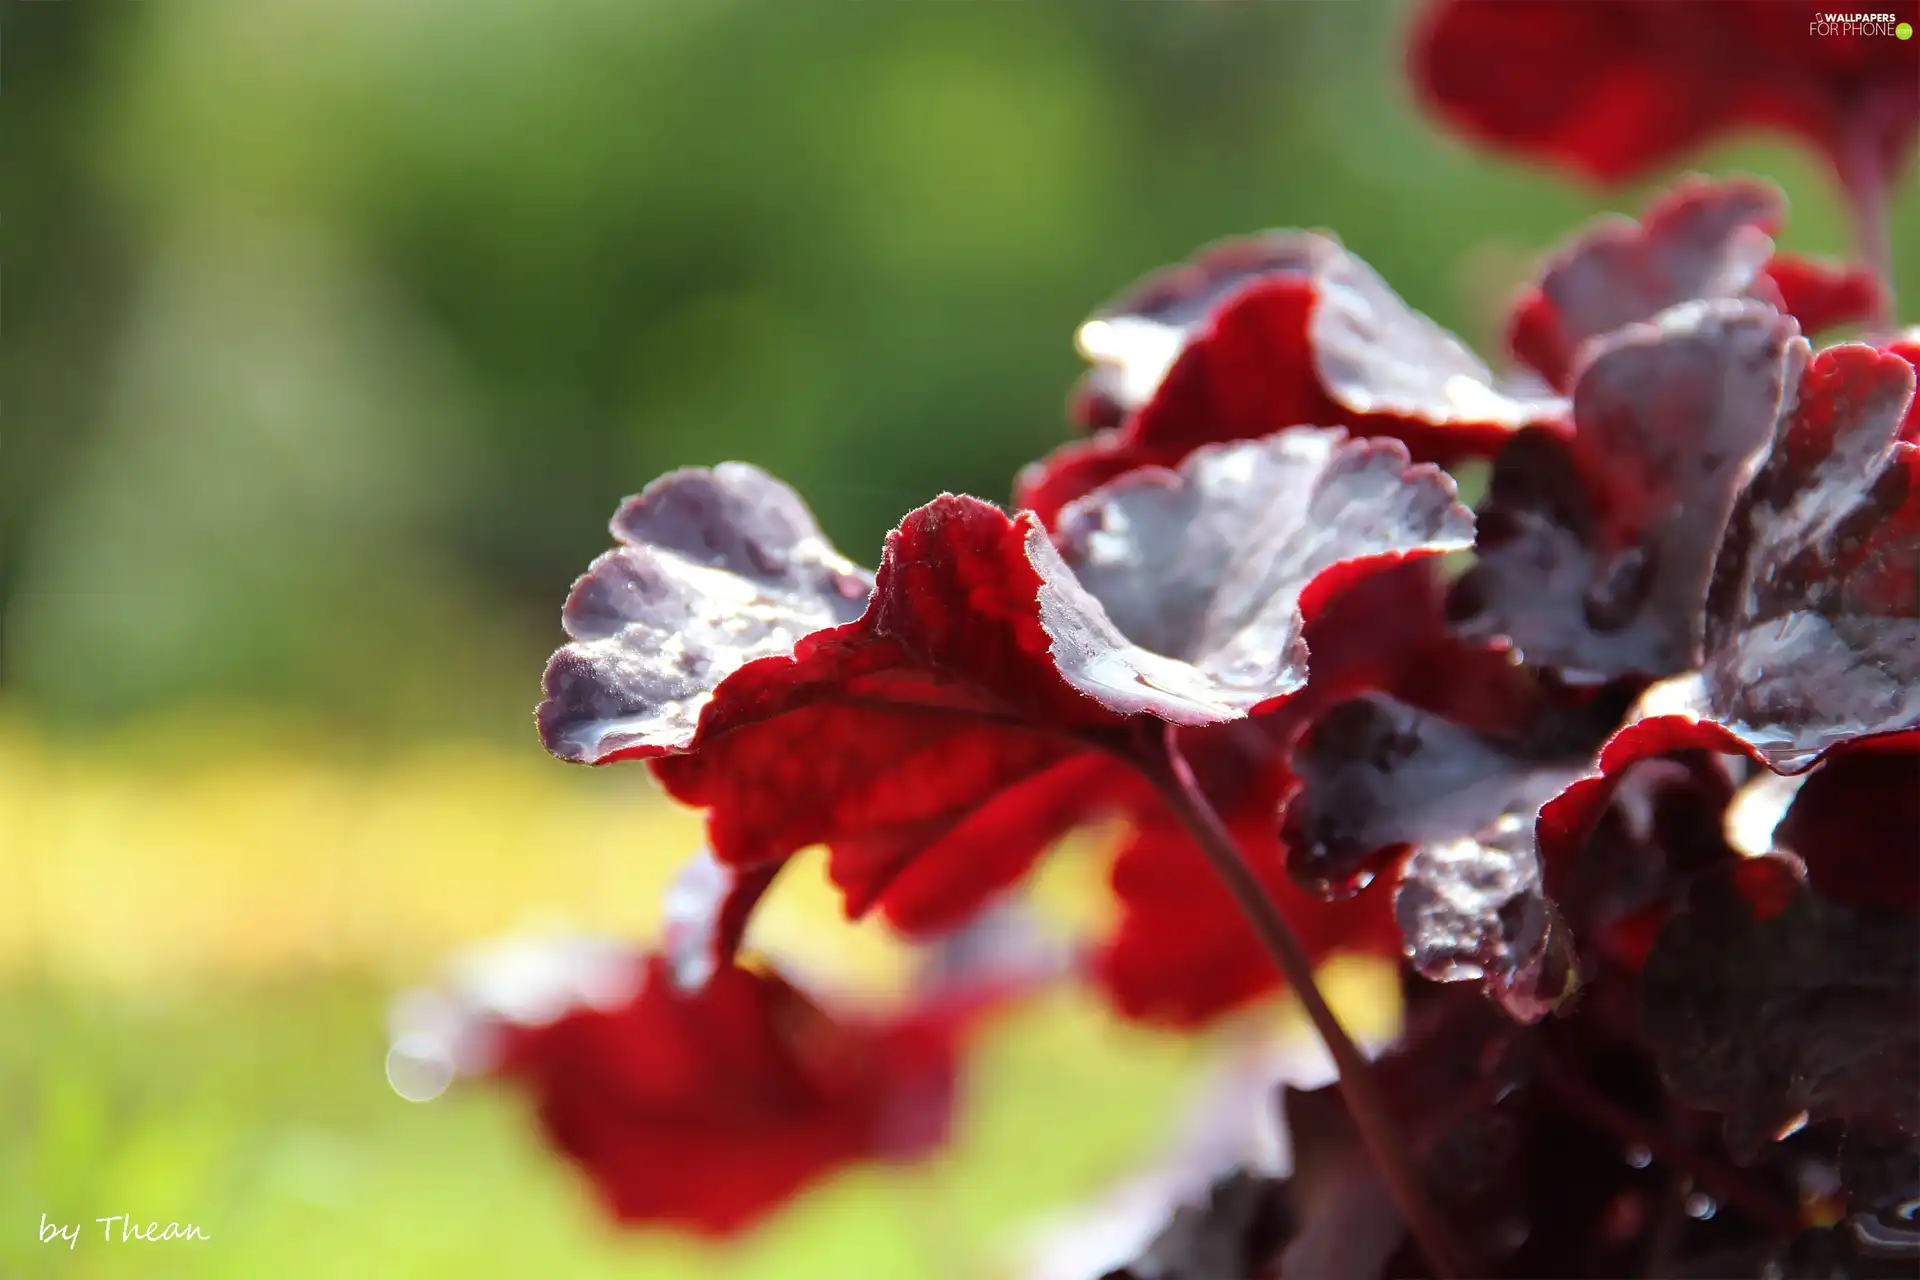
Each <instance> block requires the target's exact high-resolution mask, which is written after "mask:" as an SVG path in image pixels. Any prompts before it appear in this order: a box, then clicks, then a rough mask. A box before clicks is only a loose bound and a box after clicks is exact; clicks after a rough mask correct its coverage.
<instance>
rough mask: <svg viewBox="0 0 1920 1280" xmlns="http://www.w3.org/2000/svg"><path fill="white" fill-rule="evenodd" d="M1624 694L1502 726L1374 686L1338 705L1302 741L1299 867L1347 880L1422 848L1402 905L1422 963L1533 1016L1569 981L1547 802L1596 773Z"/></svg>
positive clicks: (1406, 880)
mask: <svg viewBox="0 0 1920 1280" xmlns="http://www.w3.org/2000/svg"><path fill="white" fill-rule="evenodd" d="M1617 712H1618V700H1617V699H1615V698H1611V697H1605V698H1601V699H1598V700H1596V701H1595V702H1594V703H1593V704H1591V705H1589V706H1586V707H1582V708H1579V709H1578V710H1571V711H1570V710H1562V709H1560V708H1558V707H1556V706H1553V705H1551V704H1549V705H1547V706H1544V707H1542V708H1540V709H1538V710H1537V712H1536V715H1535V718H1534V721H1533V723H1531V724H1530V725H1528V726H1527V727H1526V728H1525V730H1524V731H1523V732H1521V733H1518V734H1513V735H1509V736H1504V737H1497V736H1494V735H1490V734H1487V733H1482V732H1476V731H1474V730H1472V729H1468V728H1465V727H1463V726H1461V725H1459V724H1455V723H1453V722H1451V721H1448V720H1445V719H1443V718H1441V717H1439V716H1436V715H1432V714H1429V713H1427V712H1423V711H1420V710H1417V709H1415V708H1412V707H1409V706H1406V705H1405V704H1403V703H1400V702H1397V701H1395V700H1393V699H1391V698H1388V697H1384V696H1380V695H1370V696H1368V697H1364V698H1357V699H1354V700H1352V701H1350V702H1346V703H1343V704H1341V705H1340V706H1338V707H1335V708H1334V709H1333V710H1332V711H1331V712H1329V713H1328V714H1327V715H1326V716H1325V717H1323V718H1322V719H1321V720H1320V721H1318V722H1317V723H1316V724H1315V725H1314V726H1313V728H1312V729H1310V730H1309V731H1308V733H1307V735H1306V736H1305V738H1304V739H1303V740H1302V742H1301V745H1300V746H1299V748H1298V749H1297V750H1296V752H1295V754H1294V770H1295V772H1296V773H1297V774H1298V775H1299V778H1300V782H1301V789H1300V791H1299V793H1298V794H1297V795H1296V796H1295V797H1294V798H1293V800H1292V802H1291V803H1290V804H1289V805H1288V807H1287V811H1286V816H1285V821H1284V824H1283V827H1282V833H1281V838H1282V841H1283V842H1284V843H1285V844H1286V845H1287V847H1288V850H1289V859H1290V866H1291V867H1292V868H1293V870H1294V873H1295V875H1296V876H1298V877H1301V878H1303V879H1306V880H1308V881H1309V883H1312V884H1314V885H1316V886H1318V887H1321V888H1323V889H1329V890H1334V891H1338V890H1340V889H1343V888H1346V887H1349V886H1351V885H1353V884H1355V883H1357V882H1358V883H1364V882H1365V881H1366V880H1367V879H1370V878H1371V877H1372V875H1374V874H1376V873H1377V872H1379V871H1381V870H1384V869H1385V867H1386V865H1387V863H1388V862H1389V861H1390V860H1391V859H1392V858H1393V857H1394V856H1395V855H1396V854H1398V853H1399V852H1401V851H1402V850H1407V849H1411V850H1412V852H1411V856H1409V857H1408V859H1407V861H1406V863H1405V865H1404V867H1403V868H1402V869H1401V871H1400V877H1401V878H1400V884H1399V888H1398V892H1397V894H1396V898H1395V915H1396V917H1397V919H1398V921H1399V923H1400V927H1401V930H1402V933H1403V936H1404V937H1405V940H1406V951H1407V955H1408V957H1409V958H1410V960H1411V961H1412V963H1413V967H1414V968H1415V970H1416V971H1418V972H1420V973H1421V974H1423V975H1424V976H1426V977H1429V978H1432V979H1435V980H1437V981H1444V982H1453V981H1464V980H1473V981H1478V982H1480V983H1481V984H1482V985H1483V986H1484V988H1485V989H1486V990H1487V992H1488V993H1489V994H1490V995H1492V996H1494V997H1495V998H1496V999H1498V1000H1499V1001H1500V1002H1501V1004H1502V1005H1503V1007H1505V1008H1506V1009H1507V1010H1508V1012H1509V1013H1510V1014H1512V1015H1513V1016H1514V1017H1516V1018H1519V1019H1521V1020H1523V1021H1532V1020H1533V1019H1536V1018H1538V1017H1541V1016H1542V1015H1544V1014H1545V1013H1547V1012H1548V1011H1550V1010H1551V1009H1552V1008H1554V1007H1555V1006H1557V1005H1558V1004H1559V1003H1560V1002H1561V1001H1563V1000H1564V999H1565V998H1566V996H1567V995H1568V994H1570V992H1571V990H1572V987H1573V984H1574V979H1575V977H1576V976H1577V974H1576V973H1575V970H1574V966H1573V964H1572V960H1571V950H1570V943H1569V940H1568V938H1567V935H1566V931H1565V928H1564V926H1562V925H1561V924H1560V923H1559V922H1558V914H1557V912H1556V910H1555V908H1554V907H1553V904H1552V903H1551V902H1550V901H1549V900H1548V899H1547V897H1546V895H1545V893H1544V892H1543V890H1542V887H1541V872H1540V864H1539V860H1538V858H1537V856H1536V853H1535V847H1534V821H1535V817H1536V815H1537V814H1538V812H1539V810H1540V807H1541V806H1542V805H1543V804H1545V803H1546V802H1547V801H1549V800H1551V799H1552V798H1553V797H1554V796H1556V795H1558V794H1559V793H1560V791H1561V790H1562V789H1563V788H1564V787H1565V786H1566V785H1567V784H1568V783H1569V782H1570V781H1572V780H1573V779H1575V778H1577V777H1579V776H1580V775H1581V774H1582V773H1584V772H1585V770H1586V768H1587V763H1588V761H1589V760H1590V758H1591V755H1592V752H1593V750H1594V749H1595V748H1596V747H1597V746H1598V744H1599V743H1600V742H1601V741H1602V740H1603V739H1604V737H1605V735H1606V733H1607V731H1608V729H1610V728H1611V726H1612V723H1613V722H1614V721H1615V720H1617Z"/></svg>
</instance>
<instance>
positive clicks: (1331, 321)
mask: <svg viewBox="0 0 1920 1280" xmlns="http://www.w3.org/2000/svg"><path fill="white" fill-rule="evenodd" d="M1079 346H1080V348H1081V351H1082V352H1083V353H1084V354H1086V355H1087V357H1088V358H1089V359H1091V360H1092V361H1094V368H1093V370H1092V371H1091V372H1090V373H1089V374H1088V381H1087V383H1086V384H1085V386H1084V387H1083V389H1082V392H1081V394H1080V400H1079V403H1080V404H1081V406H1082V409H1081V410H1080V413H1081V416H1082V419H1083V420H1085V421H1092V422H1109V421H1120V420H1121V419H1122V418H1123V417H1124V421H1120V425H1119V426H1117V427H1116V428H1115V429H1114V430H1112V431H1110V432H1103V433H1101V434H1100V435H1097V436H1095V437H1093V438H1092V439H1089V440H1082V441H1077V442H1075V443H1073V444H1070V445H1067V446H1065V447H1064V448H1062V449H1060V450H1059V451H1057V452H1056V453H1055V454H1054V455H1053V456H1052V457H1050V458H1048V459H1046V460H1045V461H1044V462H1039V463H1035V464H1034V465H1032V466H1030V467H1028V468H1027V469H1026V471H1024V472H1023V473H1022V474H1021V476H1020V478H1019V481H1018V483H1017V485H1016V490H1015V501H1016V503H1017V505H1019V506H1021V507H1025V508H1029V509H1031V510H1033V511H1036V512H1038V513H1039V514H1040V516H1041V518H1042V519H1043V520H1046V521H1048V522H1049V523H1051V522H1052V520H1053V519H1054V516H1055V514H1056V513H1057V512H1058V511H1059V509H1060V508H1061V507H1062V506H1064V505H1065V504H1066V503H1068V502H1070V501H1072V500H1073V499H1075V498H1077V497H1079V496H1080V495H1082V494H1084V493H1086V492H1088V491H1089V490H1090V489H1092V488H1093V487H1094V486H1096V485H1099V484H1102V483H1104V482H1106V481H1107V480H1110V479H1112V478H1113V477H1115V476H1118V475H1121V474H1123V473H1124V472H1126V471H1129V470H1132V469H1133V468H1135V467H1141V466H1174V465H1176V464H1178V463H1179V462H1180V461H1181V460H1182V459H1183V458H1185V457H1186V456H1187V455H1188V454H1189V453H1191V452H1192V451H1193V450H1194V449H1196V448H1198V447H1200V446H1201V445H1206V444H1213V443H1218V442H1222V441H1230V440H1244V439H1253V438H1257V437H1261V436H1266V435H1269V434H1271V433H1273V432H1275V431H1278V430H1280V429H1282V428H1286V427H1295V426H1322V427H1333V426H1344V427H1347V428H1349V429H1351V430H1352V431H1353V432H1354V433H1355V434H1356V435H1370V436H1390V437H1394V438H1397V439H1400V440H1403V441H1404V442H1405V443H1406V444H1407V446H1408V448H1409V449H1410V450H1411V451H1412V453H1413V456H1414V457H1415V458H1418V459H1422V460H1428V461H1442V462H1444V461H1451V460H1454V459H1458V458H1463V457H1479V456H1485V455H1487V454H1489V453H1491V452H1492V451H1493V450H1494V449H1495V448H1497V447H1498V445H1499V443H1500V442H1501V441H1502V440H1503V439H1504V438H1505V437H1506V436H1507V435H1508V434H1509V433H1510V432H1512V431H1513V430H1514V429H1515V428H1517V427H1519V426H1521V425H1523V424H1525V423H1529V422H1539V421H1546V420H1551V419H1554V418H1557V417H1559V416H1560V415H1561V414H1562V412H1563V410H1564V406H1563V404H1562V402H1560V401H1558V400H1556V399H1553V398H1551V397H1545V396H1540V395H1535V394H1531V393H1528V392H1524V391H1511V392H1510V391H1508V390H1505V389H1501V388H1497V387H1496V386H1495V385H1494V378H1493V374H1492V373H1491V371H1489V370H1488V369H1487V367H1486V365H1484V364H1483V363H1481V361H1480V360H1479V359H1478V358H1477V357H1475V356H1474V355H1473V354H1472V353H1471V352H1469V351H1468V350H1467V349H1466V348H1465V347H1464V346H1462V345H1461V344H1460V342H1459V341H1458V340H1457V339H1455V338H1454V337H1453V336H1452V335H1450V334H1448V333H1447V332H1446V331H1445V330H1443V329H1441V328H1440V327H1439V326H1437V325H1435V324H1434V323H1433V322H1432V321H1431V320H1429V319H1427V318H1426V317H1425V316H1423V315H1421V314H1419V313H1418V312H1416V311H1414V310H1413V309H1412V308H1410V307H1408V306H1407V304H1406V303H1405V302H1403V301H1402V300H1401V299H1400V298H1399V296H1398V295H1396V294H1395V293H1394V292H1393V290H1392V289H1390V288H1389V287H1388V286H1387V284H1386V283H1385V282H1384V281H1382V280H1381V279H1380V277H1379V276H1378V275H1376V274H1375V273H1374V272H1373V270H1372V268H1370V267H1368V266H1367V265H1366V264H1365V263H1363V262H1361V261H1360V260H1359V259H1358V258H1356V257H1354V256H1353V255H1352V254H1350V253H1348V252H1347V251H1346V250H1345V249H1344V248H1342V247H1341V246H1340V244H1339V242H1338V241H1336V240H1334V239H1333V238H1332V237H1330V236H1327V235H1323V234H1318V233H1311V232H1270V233H1268V234H1266V235H1264V236H1259V237H1255V238H1252V239H1248V240H1238V241H1228V242H1225V243H1223V244H1220V245H1216V246H1214V247H1212V248H1210V249H1207V250H1204V251H1203V252H1202V253H1201V254H1200V255H1199V256H1198V257H1197V258H1196V259H1195V260H1194V261H1193V262H1192V263H1190V264H1187V265H1185V266H1182V267H1177V268H1174V269H1172V270H1171V271H1167V272H1162V273H1160V274H1158V275H1155V276H1151V277H1149V278H1148V279H1147V280H1145V281H1143V282H1142V283H1141V284H1140V285H1139V286H1137V287H1136V288H1135V289H1134V290H1133V291H1132V292H1131V293H1130V294H1128V295H1127V296H1126V297H1124V298H1122V299H1121V300H1120V301H1118V302H1116V303H1114V304H1112V305H1111V306H1109V307H1108V308H1105V309H1103V310H1102V311H1101V312H1099V313H1097V314H1096V315H1095V316H1094V317H1093V318H1092V319H1090V320H1089V321H1087V323H1086V324H1085V325H1083V326H1082V328H1081V330H1080V334H1079Z"/></svg>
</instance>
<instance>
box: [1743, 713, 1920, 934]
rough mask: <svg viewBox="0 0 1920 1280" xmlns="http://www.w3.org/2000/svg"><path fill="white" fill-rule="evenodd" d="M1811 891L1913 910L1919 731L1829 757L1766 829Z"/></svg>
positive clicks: (1918, 867) (1917, 904)
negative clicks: (1802, 867)
mask: <svg viewBox="0 0 1920 1280" xmlns="http://www.w3.org/2000/svg"><path fill="white" fill-rule="evenodd" d="M1773 840H1774V845H1775V847H1776V848H1780V849H1784V850H1787V851H1789V852H1791V853H1793V854H1794V855H1796V856H1797V857H1798V858H1799V859H1800V860H1801V861H1802V862H1803V863H1805V864H1806V867H1807V880H1808V882H1809V883H1810V884H1812V886H1813V888H1814V891H1815V892H1816V893H1818V894H1819V895H1820V896H1821V897H1823V898H1825V899H1827V900H1828V901H1830V902H1837V903H1840V904H1841V905H1843V906H1849V907H1895V908H1898V909H1900V910H1903V911H1906V912H1907V913H1908V914H1910V915H1916V916H1920V733H1908V734H1893V735H1889V736H1887V737H1884V738H1872V739H1868V740H1866V741H1865V742H1862V743H1861V744H1860V746H1859V748H1858V749H1856V750H1853V751H1848V752H1842V753H1839V754H1837V755H1835V756H1829V757H1828V758H1827V759H1826V760H1825V761H1824V762H1823V763H1822V764H1821V765H1820V767H1819V768H1817V769H1815V770H1814V771H1813V772H1812V773H1811V774H1809V775H1807V780H1806V782H1805V784H1803V785H1802V786H1801V788H1800V790H1799V792H1798V793H1796V794H1795V796H1794V798H1793V803H1792V804H1791V805H1789V806H1788V808H1787V812H1786V815H1785V816H1784V817H1783V818H1781V820H1780V825H1779V826H1778V827H1776V828H1774V833H1773Z"/></svg>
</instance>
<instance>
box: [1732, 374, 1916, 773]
mask: <svg viewBox="0 0 1920 1280" xmlns="http://www.w3.org/2000/svg"><path fill="white" fill-rule="evenodd" d="M1913 385H1914V372H1913V368H1912V366H1911V365H1909V364H1908V363H1907V361H1906V360H1904V359H1902V358H1901V357H1900V356H1899V355H1897V354H1890V353H1887V352H1881V351H1876V350H1874V349H1873V348H1872V347H1867V346H1860V345H1847V346H1839V347H1832V348H1829V349H1828V350H1826V351H1822V352H1821V353H1820V354H1819V356H1818V357H1817V358H1815V359H1814V361H1813V363H1812V364H1811V365H1810V366H1809V367H1808V368H1807V370H1806V374H1805V376H1804V377H1803V378H1802V379H1800V381H1799V385H1798V391H1797V396H1796V398H1795V400H1794V403H1793V407H1792V411H1791V412H1789V413H1787V414H1785V415H1783V416H1782V418H1781V421H1780V425H1779V428H1778V431H1777V433H1776V436H1775V439H1774V442H1773V447H1772V450H1771V452H1770V453H1769V454H1768V455H1767V458H1766V461H1765V463H1764V464H1763V465H1762V466H1761V468H1760V470H1759V472H1758V473H1757V474H1756V475H1755V476H1754V477H1753V481H1752V483H1751V484H1750V485H1748V487H1747V489H1746V491H1745V492H1744V493H1743V494H1742V495H1741V496H1740V500H1739V503H1738V505H1737V506H1736V507H1735V509H1734V511H1733V514H1732V518H1731V520H1730V521H1729V523H1728V525H1727V535H1726V544H1725V546H1724V547H1723V548H1722V549H1721V551H1720V555H1719V560H1718V562H1717V563H1716V564H1715V566H1714V571H1713V584H1712V590H1711V591H1710V593H1709V594H1708V597H1707V601H1706V634H1705V640H1706V649H1707V654H1706V662H1705V665H1704V701H1705V709H1706V711H1707V713H1708V714H1709V715H1711V716H1712V717H1713V718H1714V719H1716V720H1718V721H1720V722H1721V723H1723V724H1725V725H1727V726H1728V727H1730V728H1731V729H1733V730H1734V732H1736V733H1737V734H1739V735H1740V736H1741V737H1742V738H1743V739H1745V740H1746V741H1747V742H1748V743H1750V744H1752V746H1753V747H1755V748H1756V749H1757V750H1758V751H1759V752H1760V753H1761V754H1762V755H1763V756H1764V757H1765V758H1766V760H1767V762H1768V763H1769V764H1770V765H1771V766H1772V767H1773V768H1774V769H1776V770H1779V771H1786V772H1799V771H1801V770H1804V769H1806V768H1808V767H1809V766H1811V765H1812V764H1813V762H1814V761H1815V760H1816V759H1817V758H1818V757H1819V755H1820V754H1821V752H1823V751H1825V750H1826V749H1828V748H1830V747H1832V746H1834V745H1835V744H1838V743H1842V742H1845V741H1848V740H1850V739H1853V738H1858V737H1864V736H1866V735H1869V734H1875V733H1886V732H1892V731H1895V730H1899V729H1905V728H1911V727H1920V449H1916V448H1915V447H1914V446H1912V445H1908V444H1898V443H1896V439H1897V436H1898V433H1899V431H1900V427H1901V420H1902V418H1903V416H1904V415H1905V413H1906V410H1907V406H1908V404H1909V403H1910V402H1911V399H1912V396H1913Z"/></svg>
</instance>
